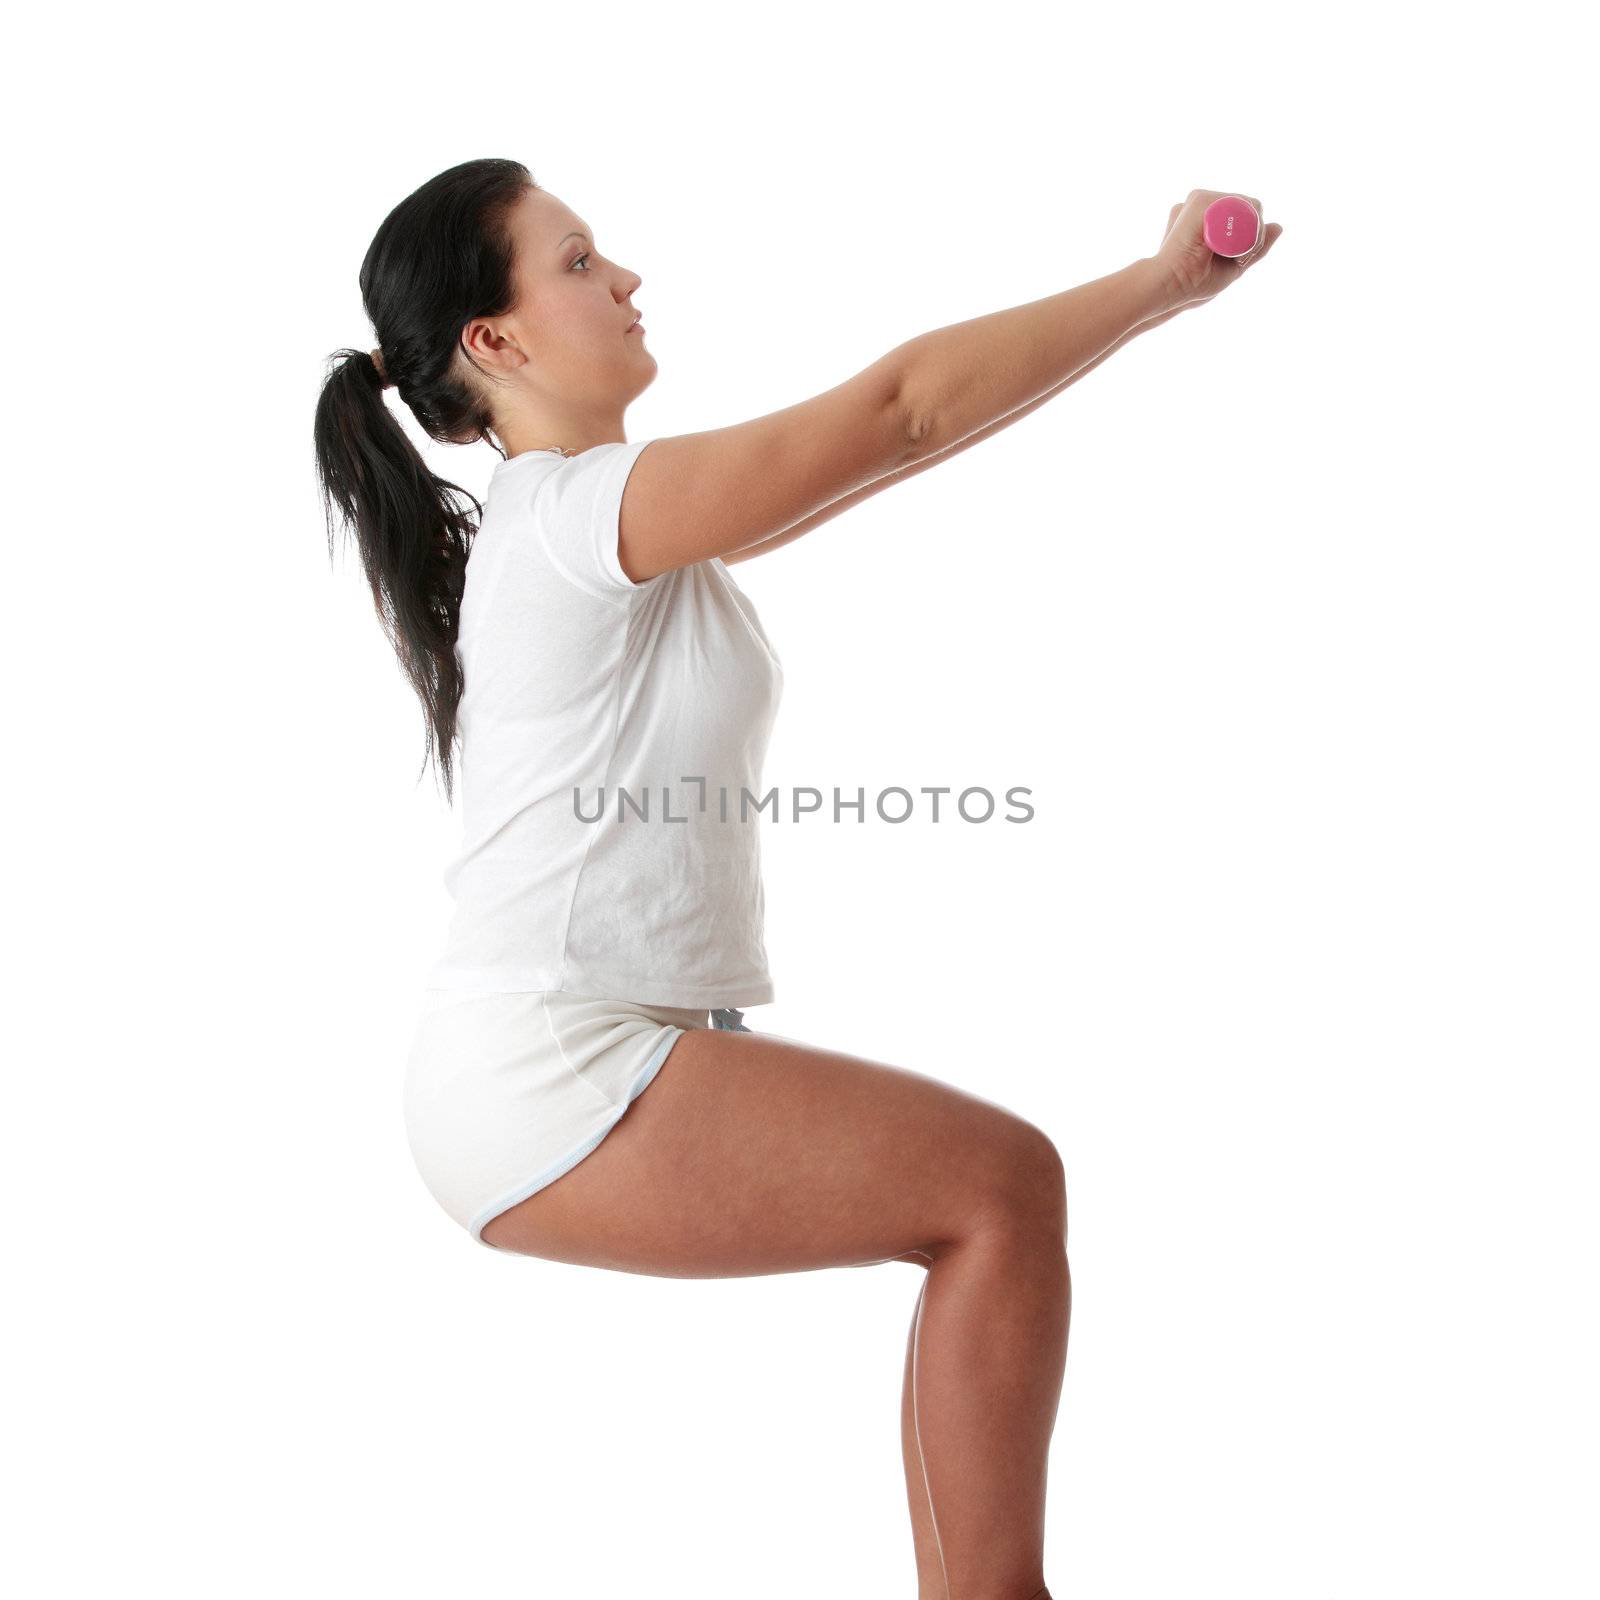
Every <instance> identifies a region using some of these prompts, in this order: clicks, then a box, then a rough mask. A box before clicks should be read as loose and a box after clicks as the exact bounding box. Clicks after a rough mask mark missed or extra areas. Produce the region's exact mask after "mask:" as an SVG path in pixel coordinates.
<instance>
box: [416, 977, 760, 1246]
mask: <svg viewBox="0 0 1600 1600" xmlns="http://www.w3.org/2000/svg"><path fill="white" fill-rule="evenodd" d="M741 1015H742V1014H741V1013H740V1012H738V1011H736V1010H733V1009H731V1008H729V1009H723V1010H717V1011H710V1012H707V1011H684V1010H680V1009H678V1008H676V1007H672V1006H646V1005H639V1004H636V1003H635V1002H633V1001H631V1000H601V999H595V998H593V997H590V996H586V995H576V994H568V993H566V992H565V991H564V990H557V989H532V990H529V989H519V990H508V991H505V992H498V993H480V992H475V991H463V990H458V989H428V990H425V991H424V992H423V1003H422V1011H421V1015H420V1016H419V1017H418V1019H417V1025H416V1030H415V1033H414V1035H413V1038H412V1044H411V1053H410V1055H409V1057H408V1058H407V1061H406V1073H405V1125H406V1137H407V1138H408V1139H409V1141H410V1144H411V1154H412V1157H413V1158H414V1159H415V1161H416V1164H417V1170H418V1171H419V1172H420V1173H421V1174H422V1181H423V1182H424V1183H425V1184H426V1185H427V1186H428V1189H429V1191H430V1192H431V1193H432V1195H433V1197H434V1199H435V1200H437V1201H438V1202H439V1204H440V1205H441V1206H443V1207H444V1209H445V1210H446V1211H447V1212H448V1213H449V1214H450V1215H451V1216H452V1217H454V1218H455V1220H456V1221H457V1222H459V1223H460V1224H461V1226H462V1227H464V1228H465V1229H466V1230H467V1232H468V1233H470V1234H471V1235H472V1237H473V1238H474V1239H476V1240H477V1241H478V1243H479V1244H482V1245H487V1246H488V1247H489V1248H490V1249H491V1250H492V1249H495V1248H496V1246H494V1245H491V1244H489V1241H488V1240H487V1239H485V1238H484V1237H483V1229H484V1226H485V1225H486V1224H487V1223H488V1222H489V1221H491V1220H492V1219H493V1218H494V1217H497V1216H498V1215H499V1214H500V1213H501V1212H502V1211H505V1210H507V1209H508V1208H510V1207H511V1206H514V1205H515V1204H516V1203H517V1202H518V1201H519V1200H526V1199H527V1197H528V1196H529V1195H530V1194H533V1193H534V1191H535V1190H538V1189H542V1188H543V1187H544V1186H545V1185H546V1184H547V1183H553V1182H555V1180H556V1179H557V1178H559V1177H560V1176H561V1175H562V1173H564V1172H568V1171H570V1170H571V1169H572V1168H573V1167H575V1166H576V1165H577V1164H578V1163H579V1162H580V1161H582V1160H583V1158H584V1157H585V1156H586V1155H588V1154H589V1153H590V1152H591V1151H592V1150H594V1149H595V1147H596V1146H597V1145H598V1144H599V1143H600V1141H601V1140H602V1139H604V1138H605V1136H606V1135H607V1134H608V1133H609V1132H610V1131H611V1129H612V1128H613V1127H614V1126H615V1125H616V1123H617V1122H618V1121H619V1120H620V1119H621V1117H622V1114H623V1112H625V1111H626V1110H627V1109H628V1107H629V1105H631V1104H632V1103H633V1101H634V1100H636V1099H637V1098H638V1097H639V1095H641V1094H642V1093H643V1092H644V1090H645V1088H646V1086H647V1085H648V1084H649V1083H650V1080H651V1079H652V1078H654V1077H655V1075H656V1073H657V1072H658V1071H660V1069H661V1064H662V1063H663V1062H664V1061H665V1060H666V1059H667V1053H668V1051H670V1050H671V1049H672V1047H673V1045H674V1044H675V1043H677V1040H678V1037H679V1035H680V1034H683V1033H686V1032H688V1031H689V1030H690V1029H692V1028H705V1027H713V1028H724V1029H732V1030H735V1031H739V1032H749V1029H747V1028H745V1027H744V1026H743V1023H742V1022H741V1020H740V1018H741Z"/></svg>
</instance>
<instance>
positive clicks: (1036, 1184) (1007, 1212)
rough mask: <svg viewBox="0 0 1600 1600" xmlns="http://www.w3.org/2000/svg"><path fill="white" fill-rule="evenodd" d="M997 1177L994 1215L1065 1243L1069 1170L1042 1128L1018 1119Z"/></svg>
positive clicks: (992, 1212) (993, 1199) (991, 1206)
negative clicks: (1045, 1231) (1044, 1232)
mask: <svg viewBox="0 0 1600 1600" xmlns="http://www.w3.org/2000/svg"><path fill="white" fill-rule="evenodd" d="M995 1177H996V1181H995V1184H994V1188H993V1192H992V1195H991V1200H990V1206H989V1210H990V1212H991V1214H997V1215H998V1216H999V1218H1000V1219H1001V1220H1002V1221H1004V1222H1005V1223H1006V1224H1007V1225H1009V1226H1012V1227H1019V1228H1027V1229H1030V1230H1032V1229H1036V1228H1037V1229H1047V1230H1050V1231H1052V1232H1053V1233H1057V1234H1059V1236H1060V1238H1061V1241H1062V1243H1063V1244H1065V1243H1066V1237H1067V1172H1066V1166H1065V1163H1064V1162H1063V1161H1062V1159H1061V1152H1060V1151H1059V1150H1058V1149H1057V1148H1056V1145H1055V1141H1054V1140H1053V1139H1051V1137H1050V1136H1049V1135H1048V1134H1047V1133H1046V1132H1045V1131H1044V1130H1043V1129H1042V1128H1040V1127H1038V1126H1036V1125H1035V1124H1034V1123H1031V1122H1029V1121H1027V1120H1026V1119H1025V1118H1021V1117H1019V1118H1018V1119H1017V1126H1016V1128H1015V1130H1014V1137H1013V1138H1012V1139H1011V1140H1010V1141H1009V1142H1008V1148H1007V1151H1006V1157H1005V1160H1004V1162H1003V1163H1002V1164H1001V1167H1000V1169H999V1170H998V1172H997V1173H996V1175H995Z"/></svg>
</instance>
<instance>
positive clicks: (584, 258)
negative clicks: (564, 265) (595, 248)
mask: <svg viewBox="0 0 1600 1600" xmlns="http://www.w3.org/2000/svg"><path fill="white" fill-rule="evenodd" d="M588 259H589V252H588V251H587V250H585V251H584V252H583V254H582V255H581V256H575V257H574V258H573V262H572V264H573V266H577V264H578V263H579V262H580V261H587V260H588Z"/></svg>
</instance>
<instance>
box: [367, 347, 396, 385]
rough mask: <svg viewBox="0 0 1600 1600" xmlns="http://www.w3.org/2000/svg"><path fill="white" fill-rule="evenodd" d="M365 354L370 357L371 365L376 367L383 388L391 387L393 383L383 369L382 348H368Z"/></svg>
mask: <svg viewBox="0 0 1600 1600" xmlns="http://www.w3.org/2000/svg"><path fill="white" fill-rule="evenodd" d="M367 355H368V356H369V357H370V358H371V361H372V364H373V366H375V367H376V368H377V369H378V377H379V379H380V380H381V382H382V384H383V386H384V388H385V389H392V388H393V387H394V384H393V382H392V381H391V379H390V377H389V374H388V373H387V372H385V371H384V370H383V351H382V349H381V348H380V349H377V350H369V351H368V352H367Z"/></svg>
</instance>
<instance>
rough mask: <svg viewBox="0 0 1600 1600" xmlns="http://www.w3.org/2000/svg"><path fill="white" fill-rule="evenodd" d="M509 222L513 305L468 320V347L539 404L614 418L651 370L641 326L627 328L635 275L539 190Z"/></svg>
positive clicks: (652, 373)
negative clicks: (499, 314) (513, 249)
mask: <svg viewBox="0 0 1600 1600" xmlns="http://www.w3.org/2000/svg"><path fill="white" fill-rule="evenodd" d="M511 230H512V235H513V238H514V239H515V241H516V266H515V274H516V282H517V303H516V309H515V310H514V311H513V312H512V313H510V314H509V315H507V316H503V317H494V318H488V319H485V320H484V322H482V323H474V324H472V325H471V326H470V327H469V328H468V329H467V330H466V332H467V343H468V347H469V348H470V349H472V351H473V354H474V355H475V356H476V357H477V358H478V359H479V360H480V361H485V364H489V361H486V360H485V358H486V356H487V357H490V358H491V359H492V360H493V365H494V367H496V368H497V369H498V370H499V371H500V372H501V373H502V374H503V375H504V376H507V377H509V378H510V379H511V380H512V382H513V383H514V384H516V385H518V387H519V388H520V389H521V390H522V391H523V393H522V394H521V395H519V397H518V398H519V400H522V401H524V402H525V403H528V404H531V405H533V406H536V407H538V408H539V409H540V410H547V411H548V412H550V413H552V414H554V415H557V416H559V415H561V414H562V413H573V414H576V415H579V416H601V417H605V416H613V415H615V416H620V414H621V411H622V408H623V407H624V406H626V405H627V403H628V402H629V401H630V400H632V399H633V398H634V396H635V395H637V394H639V393H640V392H641V391H642V390H643V389H644V388H646V386H647V385H648V384H649V383H650V382H651V380H652V379H653V378H654V377H655V373H656V360H655V357H654V356H653V355H651V354H650V352H649V351H648V350H647V349H645V344H644V340H645V336H644V334H643V333H642V332H640V331H639V329H637V328H636V329H634V331H633V332H631V333H630V332H629V331H628V330H629V327H630V325H631V324H632V322H633V319H634V315H635V313H636V312H638V311H640V310H641V309H642V307H639V306H636V305H634V303H633V292H634V290H635V289H637V288H638V287H639V284H640V282H641V281H642V280H641V279H640V277H639V274H638V273H636V272H630V271H628V269H627V268H626V267H621V266H618V265H617V263H616V262H615V261H611V260H608V259H607V257H606V256H605V255H603V254H602V253H601V251H600V248H599V245H598V244H597V243H596V241H595V240H594V238H593V237H592V235H591V233H590V229H589V226H588V224H587V223H586V222H585V221H584V220H583V218H582V217H580V216H578V215H577V214H576V213H575V212H573V211H570V210H568V209H567V207H566V206H564V205H563V204H562V203H561V202H560V201H559V200H558V199H556V197H555V196H554V195H553V194H551V193H549V192H548V191H547V190H544V189H529V190H528V191H527V192H526V193H525V194H524V195H523V197H522V199H521V200H520V201H519V202H518V203H517V206H516V209H515V210H514V211H513V213H512V216H511ZM642 326H643V324H642V323H641V324H640V327H641V328H642ZM480 338H481V339H483V340H485V343H484V344H483V345H482V346H481V347H480V346H479V345H478V344H477V343H476V342H475V341H476V340H477V339H480ZM496 353H497V354H498V359H493V358H494V356H495V354H496Z"/></svg>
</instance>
